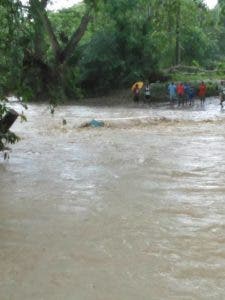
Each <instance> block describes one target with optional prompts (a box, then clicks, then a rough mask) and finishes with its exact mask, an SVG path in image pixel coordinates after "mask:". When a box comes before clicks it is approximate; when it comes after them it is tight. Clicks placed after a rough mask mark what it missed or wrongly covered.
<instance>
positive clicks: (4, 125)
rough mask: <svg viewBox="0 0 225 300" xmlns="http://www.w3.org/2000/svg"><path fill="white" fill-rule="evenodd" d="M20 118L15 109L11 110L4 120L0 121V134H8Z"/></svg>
mask: <svg viewBox="0 0 225 300" xmlns="http://www.w3.org/2000/svg"><path fill="white" fill-rule="evenodd" d="M18 116H19V114H18V113H17V112H16V111H15V110H14V109H10V110H9V111H8V113H7V114H6V115H5V116H4V117H3V119H2V120H0V132H1V133H6V132H7V131H8V130H9V129H10V127H11V126H12V125H13V123H14V122H15V121H16V119H17V118H18Z"/></svg>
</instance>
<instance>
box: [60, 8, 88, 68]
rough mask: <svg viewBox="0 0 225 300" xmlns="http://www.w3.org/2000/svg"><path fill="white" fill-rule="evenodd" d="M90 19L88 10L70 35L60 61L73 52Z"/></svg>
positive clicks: (63, 61)
mask: <svg viewBox="0 0 225 300" xmlns="http://www.w3.org/2000/svg"><path fill="white" fill-rule="evenodd" d="M90 20H91V15H90V12H87V13H86V14H85V15H84V16H83V17H82V19H81V22H80V25H79V27H78V28H77V30H76V31H75V32H74V33H73V35H72V36H71V38H70V40H69V42H68V44H67V45H66V47H65V48H64V50H63V51H62V53H61V57H60V61H61V63H65V62H66V61H67V60H68V59H69V58H70V57H71V56H72V54H73V52H74V49H75V48H76V46H77V44H78V43H79V41H80V40H81V38H82V36H83V35H84V33H85V31H86V30H87V26H88V23H89V21H90Z"/></svg>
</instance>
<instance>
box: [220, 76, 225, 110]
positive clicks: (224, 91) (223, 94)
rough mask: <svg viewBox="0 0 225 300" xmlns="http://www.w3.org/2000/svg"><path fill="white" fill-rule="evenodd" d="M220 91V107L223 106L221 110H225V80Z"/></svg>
mask: <svg viewBox="0 0 225 300" xmlns="http://www.w3.org/2000/svg"><path fill="white" fill-rule="evenodd" d="M219 91H220V105H221V108H223V102H224V101H225V81H224V80H222V81H221V85H220V87H219Z"/></svg>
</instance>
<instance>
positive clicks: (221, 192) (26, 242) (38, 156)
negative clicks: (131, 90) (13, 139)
mask: <svg viewBox="0 0 225 300" xmlns="http://www.w3.org/2000/svg"><path fill="white" fill-rule="evenodd" d="M218 103H219V100H218V99H208V100H207V103H206V106H205V108H201V107H199V106H198V104H196V105H195V107H194V108H182V109H177V108H175V109H171V108H170V107H168V106H166V105H158V106H156V105H155V106H150V107H148V106H138V107H133V106H132V105H131V106H128V107H111V108H110V107H94V106H91V107H88V106H62V107H59V108H58V109H57V110H56V113H55V115H54V117H52V116H51V115H50V114H49V111H48V108H47V107H46V106H45V105H38V106H37V105H30V106H29V110H28V111H27V112H26V115H27V118H28V122H27V123H22V124H21V123H20V122H19V121H17V122H16V124H15V125H14V127H13V130H14V131H15V132H16V133H18V134H19V135H20V136H21V138H22V140H21V141H20V142H19V143H18V144H16V145H14V146H13V152H12V153H11V157H10V160H9V161H4V160H3V158H2V156H1V157H0V299H2V300H8V299H13V300H14V299H15V300H28V299H29V300H31V299H32V300H41V299H43V300H45V299H46V300H53V299H54V300H58V299H59V300H61V299H62V300H63V299H65V300H73V299H76V300H133V299H135V300H136V299H139V300H149V299H153V300H158V299H159V300H161V299H163V300H164V299H166V300H175V299H177V300H180V299H185V300H189V299H190V300H193V299H194V300H195V299H196V300H197V299H198V300H200V299H202V300H203V299H204V300H206V299H210V300H212V299H216V300H217V299H225V234H224V232H225V113H224V112H223V111H221V110H220V107H219V105H218ZM13 106H14V107H15V108H16V109H20V108H19V106H17V104H14V105H13ZM63 118H65V119H66V120H67V124H66V125H65V126H63V124H62V119H63ZM93 118H97V119H103V120H106V124H107V127H106V128H99V129H93V128H84V129H80V128H79V126H80V125H81V124H83V123H84V122H86V121H89V120H91V119H93Z"/></svg>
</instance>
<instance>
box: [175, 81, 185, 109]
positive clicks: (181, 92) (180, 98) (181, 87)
mask: <svg viewBox="0 0 225 300" xmlns="http://www.w3.org/2000/svg"><path fill="white" fill-rule="evenodd" d="M177 95H178V106H180V105H181V104H183V105H184V85H183V83H182V82H181V83H179V84H178V85H177Z"/></svg>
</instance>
